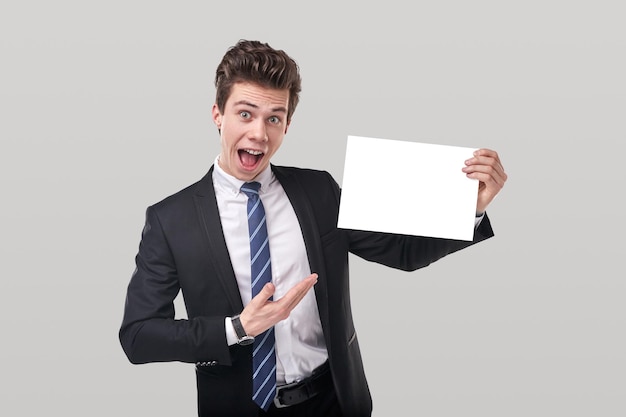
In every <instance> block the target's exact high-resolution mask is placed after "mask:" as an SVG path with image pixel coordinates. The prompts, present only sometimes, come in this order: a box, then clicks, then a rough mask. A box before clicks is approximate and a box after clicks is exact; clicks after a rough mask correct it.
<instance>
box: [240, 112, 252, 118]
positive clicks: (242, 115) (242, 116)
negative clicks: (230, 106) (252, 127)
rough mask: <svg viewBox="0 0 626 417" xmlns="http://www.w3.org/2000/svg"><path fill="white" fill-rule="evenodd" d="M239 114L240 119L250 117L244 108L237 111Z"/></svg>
mask: <svg viewBox="0 0 626 417" xmlns="http://www.w3.org/2000/svg"><path fill="white" fill-rule="evenodd" d="M239 116H241V118H242V119H249V118H250V113H248V112H247V111H245V110H242V111H240V112H239Z"/></svg>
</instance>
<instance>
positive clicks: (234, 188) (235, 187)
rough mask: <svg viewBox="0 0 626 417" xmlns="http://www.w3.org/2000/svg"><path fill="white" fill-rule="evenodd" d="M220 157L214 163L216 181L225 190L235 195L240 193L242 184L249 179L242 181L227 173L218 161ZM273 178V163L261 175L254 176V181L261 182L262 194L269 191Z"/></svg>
mask: <svg viewBox="0 0 626 417" xmlns="http://www.w3.org/2000/svg"><path fill="white" fill-rule="evenodd" d="M219 159H220V157H219V155H218V156H217V157H216V158H215V161H214V163H213V181H214V183H215V184H216V185H217V186H220V187H222V188H223V189H225V190H230V191H231V192H232V193H233V194H235V195H236V194H239V192H240V191H241V186H242V185H243V184H245V183H246V182H248V181H242V180H240V179H238V178H235V177H233V176H232V175H230V174H228V173H226V171H224V170H223V169H222V167H220V164H219V163H218V162H219ZM273 179H274V173H273V172H272V167H271V165H268V166H267V168H265V169H264V170H263V171H261V172H260V173H259V175H257V176H256V178H254V180H252V181H256V182H259V183H261V189H260V190H259V193H260V194H262V193H264V192H266V191H267V189H268V187H269V185H270V183H271V182H272V180H273Z"/></svg>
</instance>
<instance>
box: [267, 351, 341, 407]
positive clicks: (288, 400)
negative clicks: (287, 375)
mask: <svg viewBox="0 0 626 417" xmlns="http://www.w3.org/2000/svg"><path fill="white" fill-rule="evenodd" d="M332 386H333V379H332V376H331V374H330V366H329V365H328V362H325V363H324V364H323V365H321V366H319V367H318V368H317V369H315V371H313V374H312V375H311V376H310V377H308V378H305V379H303V380H302V381H298V382H294V383H291V384H287V385H279V386H277V387H276V397H274V405H275V406H276V408H283V407H289V406H291V405H296V404H300V403H302V402H304V401H306V400H308V399H309V398H313V397H315V396H316V395H317V394H319V393H320V392H324V391H326V390H328V389H329V388H331V387H332Z"/></svg>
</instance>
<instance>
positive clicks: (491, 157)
mask: <svg viewBox="0 0 626 417" xmlns="http://www.w3.org/2000/svg"><path fill="white" fill-rule="evenodd" d="M465 165H467V166H473V165H490V166H493V167H494V168H495V169H496V170H498V171H499V172H501V173H504V166H503V165H502V161H500V156H499V155H498V153H497V152H496V151H493V150H491V149H478V150H477V151H475V152H474V156H473V158H470V159H468V160H466V161H465Z"/></svg>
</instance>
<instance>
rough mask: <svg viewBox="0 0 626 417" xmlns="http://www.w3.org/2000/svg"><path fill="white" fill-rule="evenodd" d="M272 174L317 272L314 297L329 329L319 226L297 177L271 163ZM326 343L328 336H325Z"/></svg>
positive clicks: (323, 325) (324, 326) (311, 264)
mask: <svg viewBox="0 0 626 417" xmlns="http://www.w3.org/2000/svg"><path fill="white" fill-rule="evenodd" d="M272 171H274V175H276V178H277V179H278V181H279V182H280V184H281V185H282V186H283V189H284V190H285V193H286V194H287V197H288V198H289V201H290V202H291V206H292V207H293V210H294V211H295V213H296V217H297V218H298V223H300V229H301V230H302V236H303V237H304V245H305V247H306V252H307V256H308V259H309V266H310V267H311V271H312V272H315V273H317V274H318V276H319V277H318V280H317V284H316V285H315V297H316V299H317V307H318V309H319V312H320V319H321V321H322V327H323V328H324V329H329V328H330V327H329V326H330V319H329V316H328V285H327V277H326V268H325V267H324V257H323V255H322V242H321V240H320V235H319V228H318V225H317V222H316V220H315V215H314V213H313V208H312V207H311V203H310V202H309V200H308V198H307V196H306V194H305V192H304V191H303V190H304V189H303V186H302V185H301V184H300V182H299V181H298V179H297V178H296V177H295V176H294V175H292V174H290V173H288V172H285V171H284V170H283V169H281V167H276V166H273V165H272ZM326 339H327V340H326V342H327V343H328V338H326Z"/></svg>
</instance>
